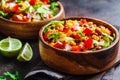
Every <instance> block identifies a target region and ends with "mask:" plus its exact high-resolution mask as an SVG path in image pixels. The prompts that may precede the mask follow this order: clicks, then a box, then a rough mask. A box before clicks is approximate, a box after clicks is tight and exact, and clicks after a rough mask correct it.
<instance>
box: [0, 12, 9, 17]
mask: <svg viewBox="0 0 120 80" xmlns="http://www.w3.org/2000/svg"><path fill="white" fill-rule="evenodd" d="M0 16H2V17H7V16H8V13H4V12H3V11H0Z"/></svg>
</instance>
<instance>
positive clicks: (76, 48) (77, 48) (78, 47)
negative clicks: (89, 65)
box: [71, 46, 81, 51]
mask: <svg viewBox="0 0 120 80" xmlns="http://www.w3.org/2000/svg"><path fill="white" fill-rule="evenodd" d="M80 50H81V47H80V46H72V48H71V51H80Z"/></svg>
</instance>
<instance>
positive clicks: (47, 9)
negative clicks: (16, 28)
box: [0, 0, 59, 22]
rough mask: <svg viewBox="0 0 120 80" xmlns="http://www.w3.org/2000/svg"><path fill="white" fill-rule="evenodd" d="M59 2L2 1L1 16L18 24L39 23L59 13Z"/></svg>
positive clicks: (48, 0)
mask: <svg viewBox="0 0 120 80" xmlns="http://www.w3.org/2000/svg"><path fill="white" fill-rule="evenodd" d="M57 1H58V0H0V16H2V17H4V18H6V19H9V20H12V21H18V22H38V21H40V20H45V19H49V18H52V17H53V16H55V15H56V14H57V13H58V12H59V4H58V2H57Z"/></svg>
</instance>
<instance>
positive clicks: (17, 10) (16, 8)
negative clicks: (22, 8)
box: [13, 4, 19, 13]
mask: <svg viewBox="0 0 120 80" xmlns="http://www.w3.org/2000/svg"><path fill="white" fill-rule="evenodd" d="M13 12H15V13H18V12H19V5H18V4H16V5H15V6H14V7H13Z"/></svg>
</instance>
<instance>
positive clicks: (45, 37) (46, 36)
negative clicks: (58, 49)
mask: <svg viewBox="0 0 120 80" xmlns="http://www.w3.org/2000/svg"><path fill="white" fill-rule="evenodd" d="M49 35H50V32H46V33H45V34H44V36H43V38H44V40H47V39H48V37H49Z"/></svg>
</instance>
